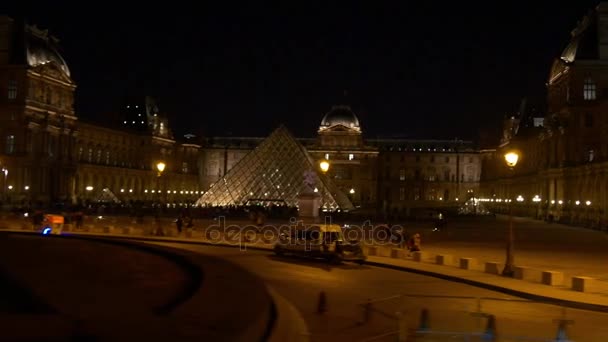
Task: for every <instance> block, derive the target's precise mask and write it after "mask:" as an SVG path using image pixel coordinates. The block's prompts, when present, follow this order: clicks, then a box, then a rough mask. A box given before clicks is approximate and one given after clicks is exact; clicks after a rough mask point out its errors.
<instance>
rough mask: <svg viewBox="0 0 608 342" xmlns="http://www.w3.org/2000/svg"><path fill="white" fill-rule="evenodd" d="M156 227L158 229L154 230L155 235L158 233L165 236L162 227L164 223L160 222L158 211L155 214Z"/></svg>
mask: <svg viewBox="0 0 608 342" xmlns="http://www.w3.org/2000/svg"><path fill="white" fill-rule="evenodd" d="M154 228H155V230H156V231H155V232H154V233H155V234H154V235H156V236H163V235H165V234H164V233H163V227H162V224H161V222H160V215H159V214H158V213H156V214H155V215H154Z"/></svg>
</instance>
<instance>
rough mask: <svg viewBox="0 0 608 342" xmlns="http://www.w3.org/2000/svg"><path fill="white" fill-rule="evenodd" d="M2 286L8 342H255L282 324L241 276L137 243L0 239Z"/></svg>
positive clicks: (210, 261) (219, 264)
mask: <svg viewBox="0 0 608 342" xmlns="http://www.w3.org/2000/svg"><path fill="white" fill-rule="evenodd" d="M201 269H202V270H204V271H205V274H204V279H203V274H202V272H201ZM0 281H3V283H2V284H1V285H0V289H2V290H5V291H3V292H0V322H1V323H0V327H2V328H1V330H2V337H1V338H0V340H2V341H32V340H36V341H38V340H44V341H61V340H66V339H68V340H69V339H70V338H76V339H77V340H79V339H78V338H80V340H86V341H116V340H131V341H141V340H155V341H156V340H160V341H192V340H214V341H216V340H231V341H250V340H252V339H256V338H257V337H260V336H267V334H268V331H269V328H270V327H271V326H272V322H273V319H274V316H273V306H272V301H271V299H270V296H269V295H268V293H267V291H266V286H265V284H263V283H262V282H261V281H260V280H259V279H258V278H256V277H254V276H252V275H250V274H249V273H248V272H244V271H243V269H242V268H240V267H238V266H235V265H233V264H232V263H229V262H226V261H224V260H221V259H218V258H214V257H209V256H202V255H200V254H195V253H190V252H187V251H184V250H174V249H168V248H163V247H158V246H150V245H145V244H141V243H135V242H128V241H116V240H108V239H99V238H87V237H56V236H40V235H32V234H19V233H17V234H14V233H5V232H0ZM241 305H242V307H240V306H241Z"/></svg>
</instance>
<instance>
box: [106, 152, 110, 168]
mask: <svg viewBox="0 0 608 342" xmlns="http://www.w3.org/2000/svg"><path fill="white" fill-rule="evenodd" d="M106 165H110V151H106Z"/></svg>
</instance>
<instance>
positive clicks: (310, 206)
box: [298, 192, 321, 221]
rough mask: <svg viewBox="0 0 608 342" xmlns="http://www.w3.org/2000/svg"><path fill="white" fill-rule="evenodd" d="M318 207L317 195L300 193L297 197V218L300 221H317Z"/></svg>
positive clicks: (319, 205)
mask: <svg viewBox="0 0 608 342" xmlns="http://www.w3.org/2000/svg"><path fill="white" fill-rule="evenodd" d="M320 207H321V195H319V194H318V193H316V192H313V193H302V194H300V195H299V196H298V216H299V218H300V219H301V220H303V221H317V220H318V219H319V208H320Z"/></svg>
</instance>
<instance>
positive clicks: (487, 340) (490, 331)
mask: <svg viewBox="0 0 608 342" xmlns="http://www.w3.org/2000/svg"><path fill="white" fill-rule="evenodd" d="M481 339H482V341H484V342H494V341H496V317H495V316H494V315H489V316H488V322H487V323H486V330H485V331H484V332H483V335H482V336H481Z"/></svg>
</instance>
